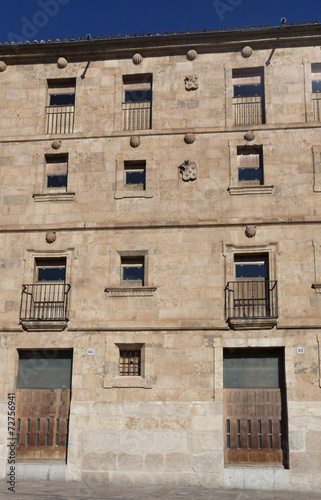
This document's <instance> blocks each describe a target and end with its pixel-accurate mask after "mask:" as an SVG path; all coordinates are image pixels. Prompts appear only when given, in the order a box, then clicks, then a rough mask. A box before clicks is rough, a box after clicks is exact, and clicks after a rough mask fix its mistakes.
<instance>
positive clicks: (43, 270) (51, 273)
mask: <svg viewBox="0 0 321 500" xmlns="http://www.w3.org/2000/svg"><path fill="white" fill-rule="evenodd" d="M65 277H66V268H65V267H38V281H65Z"/></svg>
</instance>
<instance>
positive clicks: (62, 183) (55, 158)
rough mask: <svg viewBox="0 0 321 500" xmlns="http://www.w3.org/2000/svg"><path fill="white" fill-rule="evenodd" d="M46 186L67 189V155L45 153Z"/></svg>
mask: <svg viewBox="0 0 321 500" xmlns="http://www.w3.org/2000/svg"><path fill="white" fill-rule="evenodd" d="M45 160H46V174H45V175H46V188H49V189H52V188H65V189H67V176H68V155H67V154H60V155H46V157H45Z"/></svg>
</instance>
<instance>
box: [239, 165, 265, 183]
mask: <svg viewBox="0 0 321 500" xmlns="http://www.w3.org/2000/svg"><path fill="white" fill-rule="evenodd" d="M238 172H239V181H260V182H261V181H262V177H263V176H262V169H261V168H259V167H255V168H239V170H238Z"/></svg>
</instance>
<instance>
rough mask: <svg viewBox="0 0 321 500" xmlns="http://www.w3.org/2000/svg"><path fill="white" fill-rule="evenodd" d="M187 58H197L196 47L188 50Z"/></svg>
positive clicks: (192, 59) (191, 59)
mask: <svg viewBox="0 0 321 500" xmlns="http://www.w3.org/2000/svg"><path fill="white" fill-rule="evenodd" d="M186 57H187V59H188V60H189V61H194V60H195V59H196V58H197V52H196V50H194V49H191V50H189V51H188V52H187V56H186Z"/></svg>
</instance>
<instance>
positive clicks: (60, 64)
mask: <svg viewBox="0 0 321 500" xmlns="http://www.w3.org/2000/svg"><path fill="white" fill-rule="evenodd" d="M67 64H68V61H67V59H65V58H64V57H59V59H58V61H57V66H58V68H60V69H62V68H65V67H66V66H67Z"/></svg>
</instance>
